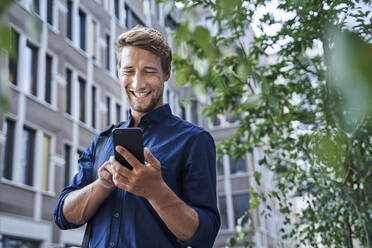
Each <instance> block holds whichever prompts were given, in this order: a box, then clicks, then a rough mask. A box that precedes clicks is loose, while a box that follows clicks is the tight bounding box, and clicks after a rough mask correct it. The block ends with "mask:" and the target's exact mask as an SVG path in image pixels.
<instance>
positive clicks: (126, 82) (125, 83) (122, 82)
mask: <svg viewBox="0 0 372 248" xmlns="http://www.w3.org/2000/svg"><path fill="white" fill-rule="evenodd" d="M120 85H121V88H122V89H123V90H124V91H125V90H126V89H127V88H128V86H129V85H130V80H129V79H128V78H126V77H122V78H121V79H120Z"/></svg>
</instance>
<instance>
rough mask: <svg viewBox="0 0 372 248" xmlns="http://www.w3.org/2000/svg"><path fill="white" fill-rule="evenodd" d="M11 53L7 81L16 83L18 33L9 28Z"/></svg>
mask: <svg viewBox="0 0 372 248" xmlns="http://www.w3.org/2000/svg"><path fill="white" fill-rule="evenodd" d="M10 34H11V37H10V38H11V44H10V45H11V47H10V48H11V49H12V50H11V53H10V54H9V81H10V82H11V83H12V84H14V85H17V83H18V82H17V73H18V53H19V34H18V33H17V32H16V31H15V30H14V29H11V33H10Z"/></svg>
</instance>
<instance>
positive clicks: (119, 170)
mask: <svg viewBox="0 0 372 248" xmlns="http://www.w3.org/2000/svg"><path fill="white" fill-rule="evenodd" d="M110 163H111V173H112V174H113V175H114V174H119V175H121V176H124V177H130V176H131V175H132V173H133V172H132V171H131V170H128V168H126V167H125V166H123V165H122V164H121V163H119V162H118V161H117V160H116V159H115V157H114V156H111V157H110Z"/></svg>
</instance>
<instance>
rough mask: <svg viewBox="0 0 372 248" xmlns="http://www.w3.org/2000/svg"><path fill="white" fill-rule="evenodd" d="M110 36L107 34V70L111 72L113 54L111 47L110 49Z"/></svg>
mask: <svg viewBox="0 0 372 248" xmlns="http://www.w3.org/2000/svg"><path fill="white" fill-rule="evenodd" d="M110 40H111V39H110V35H108V34H106V69H107V70H108V71H110V67H111V66H110V52H111V47H110Z"/></svg>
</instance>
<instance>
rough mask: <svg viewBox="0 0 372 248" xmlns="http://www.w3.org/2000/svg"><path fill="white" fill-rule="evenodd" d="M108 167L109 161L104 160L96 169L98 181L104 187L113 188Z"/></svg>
mask: <svg viewBox="0 0 372 248" xmlns="http://www.w3.org/2000/svg"><path fill="white" fill-rule="evenodd" d="M110 167H111V163H110V161H106V162H105V163H104V164H103V165H102V166H101V167H100V168H99V169H98V183H99V184H100V185H101V186H103V187H104V188H106V189H113V188H114V187H115V184H114V182H113V180H112V174H111V173H110V169H111V168H110Z"/></svg>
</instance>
